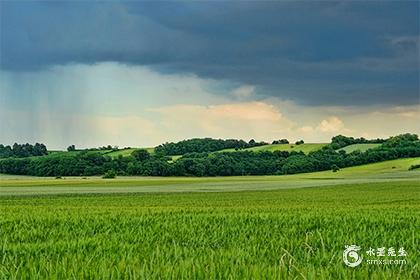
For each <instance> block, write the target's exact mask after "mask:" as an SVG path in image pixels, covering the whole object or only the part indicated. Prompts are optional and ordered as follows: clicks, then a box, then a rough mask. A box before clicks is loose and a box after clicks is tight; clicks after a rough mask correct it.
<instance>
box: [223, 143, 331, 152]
mask: <svg viewBox="0 0 420 280" xmlns="http://www.w3.org/2000/svg"><path fill="white" fill-rule="evenodd" d="M326 145H327V144H326V143H307V144H306V143H305V144H301V145H295V144H270V145H264V146H258V147H252V148H248V149H243V150H241V151H254V152H258V151H269V152H274V151H287V152H292V151H295V152H300V151H302V152H304V153H305V154H308V153H309V152H312V151H317V150H319V149H321V148H322V147H324V146H326ZM234 151H235V149H225V150H221V151H219V152H234Z"/></svg>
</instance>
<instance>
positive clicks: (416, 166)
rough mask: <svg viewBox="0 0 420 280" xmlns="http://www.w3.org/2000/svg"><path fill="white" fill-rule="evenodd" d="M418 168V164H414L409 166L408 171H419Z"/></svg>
mask: <svg viewBox="0 0 420 280" xmlns="http://www.w3.org/2000/svg"><path fill="white" fill-rule="evenodd" d="M419 168H420V164H414V165H412V166H410V168H408V170H414V169H419Z"/></svg>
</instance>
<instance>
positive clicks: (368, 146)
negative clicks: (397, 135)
mask: <svg viewBox="0 0 420 280" xmlns="http://www.w3.org/2000/svg"><path fill="white" fill-rule="evenodd" d="M380 145H381V144H353V145H349V146H346V147H343V148H341V149H339V151H340V150H343V151H345V152H346V153H351V152H354V151H361V152H366V151H367V150H369V149H373V148H376V147H379V146H380Z"/></svg>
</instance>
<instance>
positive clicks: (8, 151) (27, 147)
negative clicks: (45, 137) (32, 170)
mask: <svg viewBox="0 0 420 280" xmlns="http://www.w3.org/2000/svg"><path fill="white" fill-rule="evenodd" d="M47 154H48V151H47V147H46V146H45V145H44V144H40V143H36V144H35V145H31V144H28V143H26V144H18V143H14V144H13V146H9V145H7V146H4V145H3V144H0V158H8V157H17V158H22V157H31V156H44V155H47Z"/></svg>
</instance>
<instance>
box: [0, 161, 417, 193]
mask: <svg viewBox="0 0 420 280" xmlns="http://www.w3.org/2000/svg"><path fill="white" fill-rule="evenodd" d="M413 164H420V158H409V159H398V160H393V161H386V162H380V163H374V164H368V165H363V166H356V167H349V168H344V169H342V170H340V171H338V172H332V171H323V172H315V173H305V174H295V175H282V176H239V177H206V178H198V177H193V178H191V177H118V178H116V179H106V180H105V179H101V178H99V177H85V178H80V177H76V178H75V177H66V178H63V179H54V178H42V177H30V176H10V175H2V176H0V196H5V195H36V194H38V195H40V194H66V193H75V194H77V193H80V194H81V193H135V192H221V191H223V192H226V191H245V190H276V189H291V188H305V187H320V186H329V185H343V184H354V183H372V182H388V181H392V180H395V179H398V180H401V181H416V180H419V179H420V170H413V171H408V168H409V167H410V166H411V165H413Z"/></svg>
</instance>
